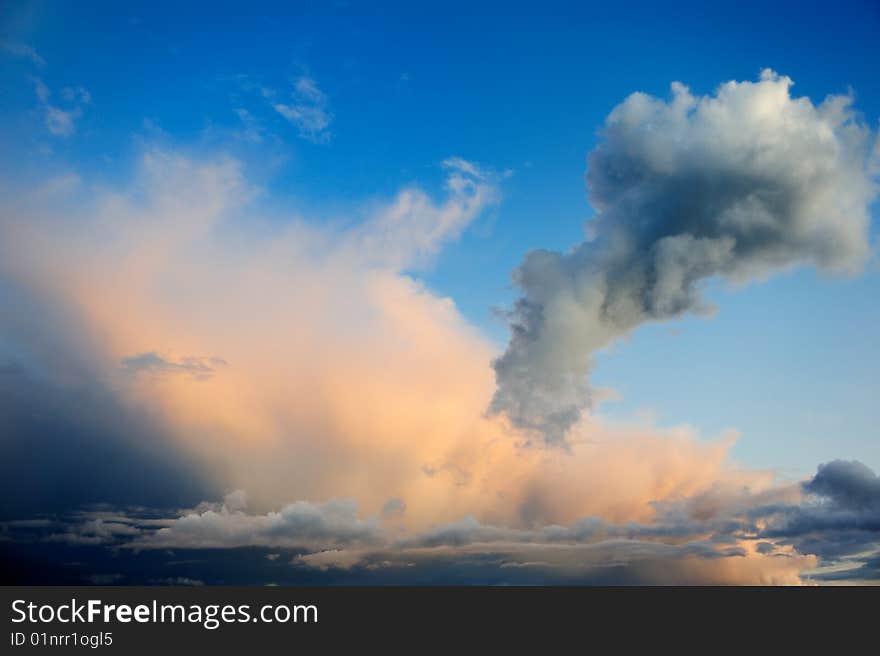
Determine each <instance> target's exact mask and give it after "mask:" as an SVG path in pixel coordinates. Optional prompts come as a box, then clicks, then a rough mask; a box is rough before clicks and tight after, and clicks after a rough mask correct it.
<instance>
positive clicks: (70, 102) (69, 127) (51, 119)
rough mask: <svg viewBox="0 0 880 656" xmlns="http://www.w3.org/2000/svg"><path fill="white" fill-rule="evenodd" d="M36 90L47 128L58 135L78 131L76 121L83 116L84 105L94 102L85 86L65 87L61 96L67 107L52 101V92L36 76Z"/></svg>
mask: <svg viewBox="0 0 880 656" xmlns="http://www.w3.org/2000/svg"><path fill="white" fill-rule="evenodd" d="M33 82H34V90H35V92H36V94H37V100H39V102H40V107H41V109H42V111H43V116H44V121H45V124H46V129H48V130H49V132H50V133H51V134H52V135H54V136H56V137H69V136H71V135H72V134H73V133H74V132H75V131H76V122H77V120H79V118H80V117H81V116H82V113H83V107H85V106H86V105H89V104H90V103H91V102H92V97H91V94H90V93H89V92H88V91H87V90H86V89H84V88H83V87H80V86H77V87H65V88H64V89H62V90H61V94H60V95H61V98H62V100H63V101H64V103H65V104H66V107H64V108H62V107H61V106H59V105H57V104H54V103H53V102H52V92H51V90H50V89H49V87H48V86H46V84H45V83H44V82H43V81H42V80H41V79H39V78H34V80H33Z"/></svg>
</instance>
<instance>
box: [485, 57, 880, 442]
mask: <svg viewBox="0 0 880 656" xmlns="http://www.w3.org/2000/svg"><path fill="white" fill-rule="evenodd" d="M791 84H792V82H791V80H789V79H788V78H785V77H779V76H777V75H776V74H775V73H772V72H770V71H765V72H764V73H763V74H762V76H761V80H760V81H759V82H756V83H747V82H746V83H737V82H729V83H727V84H723V85H721V87H720V88H719V90H718V92H717V93H716V94H715V95H713V96H705V97H694V96H692V95H691V94H690V93H689V91H688V90H687V89H686V88H685V87H684V86H682V85H680V84H675V85H673V95H672V98H671V99H670V100H669V101H668V102H665V101H663V100H660V99H658V98H654V97H651V96H648V95H645V94H642V93H635V94H633V95H631V96H630V97H629V98H627V99H626V101H625V102H623V103H622V104H621V105H619V106H618V107H616V108H615V109H614V110H613V111H612V112H611V114H610V115H609V116H608V119H607V121H606V123H605V127H604V130H603V132H602V139H601V141H600V143H599V145H598V146H597V147H596V149H595V150H594V151H593V152H592V153H590V155H589V158H588V167H587V176H586V177H587V184H588V187H589V190H590V201H591V203H592V205H593V206H594V207H595V208H596V210H597V215H596V217H595V218H594V219H593V220H592V222H591V224H590V230H591V232H592V238H591V239H590V240H588V241H586V242H584V243H581V244H579V245H577V246H576V247H574V248H573V249H572V250H571V251H569V252H566V253H557V252H552V251H546V250H536V251H533V252H531V253H529V254H528V255H527V256H526V258H525V260H524V261H523V263H522V264H521V265H520V266H519V268H518V269H517V270H516V271H515V273H514V280H515V282H516V284H517V285H518V286H519V287H520V289H521V290H522V295H521V296H520V298H519V299H518V300H517V301H516V303H515V305H514V308H513V310H512V311H511V312H510V313H509V321H510V327H511V338H510V342H509V344H508V347H507V350H506V352H505V353H504V354H503V355H502V356H501V357H499V358H498V359H497V360H496V361H495V363H494V367H495V373H496V380H497V390H496V393H495V396H494V398H493V399H492V402H491V406H490V411H492V412H494V413H503V414H505V415H506V416H507V417H508V418H509V419H510V420H511V421H512V422H513V424H514V425H516V426H517V427H519V428H521V429H523V430H524V431H526V432H527V434H529V435H531V436H533V437H534V438H535V439H538V440H540V441H544V442H547V443H552V444H559V443H561V442H562V441H563V440H564V438H565V434H566V432H567V431H568V429H569V428H570V427H571V426H572V425H573V424H574V423H575V422H576V421H577V420H578V418H579V417H580V415H581V413H582V412H583V410H584V409H585V408H586V407H588V405H589V401H590V399H589V396H590V389H589V384H588V380H587V376H588V373H589V367H590V357H591V355H592V354H593V353H594V352H596V351H597V350H598V349H601V348H602V347H604V346H607V345H608V344H609V343H610V342H612V341H613V340H615V339H616V338H618V337H621V336H623V335H626V334H628V333H629V332H631V331H632V330H634V329H636V328H637V327H638V326H640V325H642V324H644V323H646V322H651V321H662V320H667V319H671V318H674V317H678V316H680V315H682V314H684V313H687V312H697V313H705V312H708V311H709V310H710V309H711V308H710V307H709V306H708V304H707V302H706V301H705V300H704V298H703V297H702V294H701V288H700V286H701V283H702V282H703V281H705V280H706V279H708V278H711V277H713V276H721V277H723V278H725V279H728V280H732V281H736V282H743V281H747V280H754V279H760V278H763V277H766V276H768V275H770V274H772V273H773V272H775V271H778V270H780V269H784V268H786V267H791V266H796V265H801V264H810V265H814V266H817V267H820V268H822V269H825V270H829V271H838V272H852V271H855V270H857V269H858V268H859V267H860V266H861V265H862V264H863V263H864V262H865V260H866V259H867V257H868V254H869V245H868V227H869V214H868V206H869V204H870V203H871V201H872V200H873V198H874V197H875V195H876V184H875V180H874V178H873V173H872V172H871V158H872V157H873V155H872V145H873V144H872V139H873V135H872V134H871V131H870V130H869V129H867V128H865V127H864V126H863V125H861V124H860V123H859V122H858V120H857V118H856V114H855V113H854V112H853V111H851V109H850V108H849V104H850V102H851V99H850V98H848V97H841V96H830V97H828V98H827V99H826V100H825V101H824V102H823V103H822V104H820V105H818V106H814V105H813V104H812V103H811V102H810V101H809V100H808V99H806V98H792V97H791V96H790V95H789V87H790V86H791Z"/></svg>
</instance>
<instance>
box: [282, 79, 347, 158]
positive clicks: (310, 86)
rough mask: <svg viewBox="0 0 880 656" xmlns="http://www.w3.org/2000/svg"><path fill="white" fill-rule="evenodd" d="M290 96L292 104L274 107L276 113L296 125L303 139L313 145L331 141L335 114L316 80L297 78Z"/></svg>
mask: <svg viewBox="0 0 880 656" xmlns="http://www.w3.org/2000/svg"><path fill="white" fill-rule="evenodd" d="M290 95H291V100H290V102H288V103H275V104H274V105H272V106H273V107H274V109H275V111H276V112H278V113H279V114H281V116H283V117H284V118H285V119H287V120H288V121H289V122H290V123H292V124H293V125H295V126H296V128H297V130H298V131H299V136H300V137H302V138H303V139H306V140H308V141H311V142H313V143H327V142H328V141H330V137H331V136H332V135H331V133H330V131H329V128H330V123H331V121H332V120H333V114H332V113H331V112H330V109H329V101H328V99H327V96H326V94H325V93H324V92H323V91H321V90H320V89H319V88H318V85H317V83H316V82H315V80H314V79H312V78H311V77H309V76H307V75H304V76H302V77H299V78H297V79H296V81H295V82H294V84H293V90H292V91H291V94H290Z"/></svg>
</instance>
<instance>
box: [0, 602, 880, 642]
mask: <svg viewBox="0 0 880 656" xmlns="http://www.w3.org/2000/svg"><path fill="white" fill-rule="evenodd" d="M0 591H2V592H0V596H2V604H3V607H4V611H3V616H4V628H5V635H4V636H3V642H2V644H3V647H2V649H0V653H9V654H30V653H66V652H69V651H78V652H86V651H88V650H92V649H98V650H100V652H101V653H118V654H155V653H166V654H167V653H171V654H175V653H190V654H196V653H248V652H251V651H254V650H256V653H265V652H274V651H276V650H277V651H279V652H283V653H296V652H298V651H299V650H301V649H308V650H310V651H311V650H320V651H321V652H322V653H337V652H339V651H341V650H343V649H344V648H351V647H354V648H358V649H367V650H368V651H370V652H372V651H374V650H383V649H394V650H403V651H410V652H415V653H420V652H421V651H423V650H426V649H428V648H429V647H430V648H431V650H433V649H437V648H441V647H442V648H445V649H447V650H455V653H459V652H463V653H469V652H470V650H471V648H472V647H474V646H475V645H477V644H481V645H484V646H490V647H492V648H493V649H496V650H497V649H502V648H505V649H506V648H510V647H513V648H516V649H517V650H520V649H523V648H525V647H533V648H534V649H536V650H538V651H539V652H540V653H543V651H544V650H546V649H549V648H550V647H551V645H557V646H558V645H562V644H566V645H571V646H573V647H576V648H577V651H579V652H590V651H594V650H595V649H596V648H597V646H598V645H599V644H600V643H599V642H597V641H602V642H603V644H613V645H617V647H619V648H621V649H626V650H628V649H630V648H634V647H636V646H641V647H648V648H659V647H664V646H665V647H675V646H681V645H685V644H688V643H690V644H693V645H694V646H703V647H705V648H709V649H712V650H713V651H714V650H715V649H717V648H719V647H721V646H722V644H723V645H724V646H725V647H732V646H736V645H740V646H742V647H743V648H754V647H755V646H756V645H758V644H760V645H761V646H762V647H767V646H768V645H769V644H771V643H776V644H778V645H779V646H782V647H791V646H792V645H794V644H795V643H799V642H813V641H815V640H817V639H821V638H826V639H833V640H834V641H835V643H837V644H838V645H839V646H842V645H843V644H849V643H850V641H853V640H857V639H858V636H859V634H860V632H861V633H865V634H867V633H868V632H869V631H870V630H871V627H872V626H873V617H874V616H875V614H876V608H877V607H878V603H877V602H878V601H880V590H878V589H877V588H861V589H859V588H812V589H809V588H801V589H795V588H565V587H560V588H543V587H496V588H477V587H474V588H457V587H456V588H452V587H419V588H397V587H380V588H372V587H346V588H343V587H323V588H311V587H302V588H300V587H263V588H257V587H211V588H181V587H174V588H171V587H145V588H121V587H7V588H0ZM711 636H714V638H712V637H711ZM706 640H710V642H706ZM608 641H611V642H610V643H609V642H608ZM841 641H842V642H841ZM853 644H854V643H853ZM493 653H494V652H493Z"/></svg>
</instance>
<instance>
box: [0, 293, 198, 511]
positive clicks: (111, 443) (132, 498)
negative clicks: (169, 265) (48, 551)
mask: <svg viewBox="0 0 880 656" xmlns="http://www.w3.org/2000/svg"><path fill="white" fill-rule="evenodd" d="M0 296H2V298H3V302H2V303H3V309H4V310H8V312H5V311H4V312H3V313H2V314H0V518H6V519H10V518H29V517H32V516H33V515H34V514H35V513H40V512H64V511H67V510H70V509H73V508H77V507H80V506H82V505H83V504H89V503H98V502H104V501H111V502H113V503H114V504H117V505H128V504H141V505H149V506H157V507H175V508H177V507H185V506H188V505H192V504H193V503H195V502H197V501H198V499H200V498H204V497H205V495H212V494H214V493H215V492H214V490H213V487H212V486H211V485H210V484H209V483H208V482H207V481H206V480H205V479H204V478H203V477H202V476H201V474H200V472H199V470H198V469H197V468H196V467H194V466H193V464H192V463H191V462H190V461H189V460H188V459H187V458H186V457H185V456H183V455H182V454H181V453H180V452H179V451H178V450H177V449H176V448H174V447H173V446H172V444H171V442H170V440H169V439H167V438H166V436H165V434H164V430H163V428H162V426H161V425H159V423H158V422H157V421H156V420H155V418H154V417H152V416H151V415H150V414H148V413H146V412H144V411H142V410H140V409H138V408H134V407H130V406H128V405H126V404H125V403H123V402H122V401H120V399H119V398H118V397H117V396H116V394H114V393H113V391H112V390H111V388H110V387H109V386H108V384H107V382H106V381H105V380H104V379H103V377H102V376H101V375H100V374H99V373H98V371H97V369H96V368H95V367H93V366H92V362H91V360H90V358H92V357H93V356H92V355H91V354H92V353H93V352H94V349H93V345H92V344H90V343H89V341H88V338H87V337H86V335H87V334H88V333H87V331H83V330H80V329H79V327H78V326H77V324H76V323H75V322H74V321H73V320H72V319H71V317H70V316H68V315H67V314H65V313H64V311H63V310H61V309H60V308H59V307H57V306H56V307H53V308H51V309H50V308H49V307H48V306H46V305H43V304H41V303H40V302H38V301H37V300H35V295H34V294H31V293H29V292H28V290H26V289H24V288H22V287H21V286H18V285H17V284H16V283H14V282H12V281H10V280H2V279H0Z"/></svg>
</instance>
